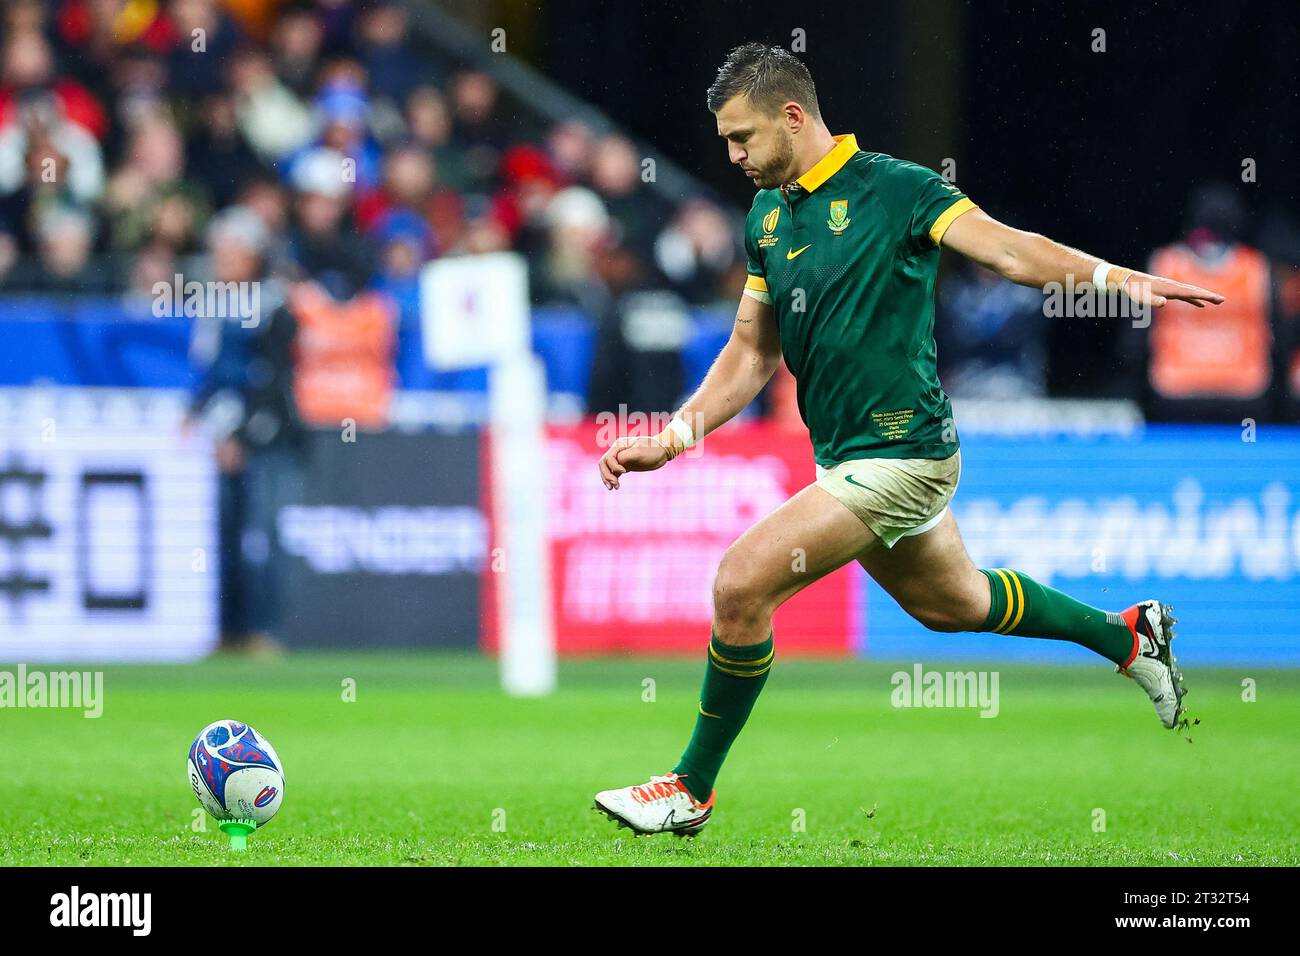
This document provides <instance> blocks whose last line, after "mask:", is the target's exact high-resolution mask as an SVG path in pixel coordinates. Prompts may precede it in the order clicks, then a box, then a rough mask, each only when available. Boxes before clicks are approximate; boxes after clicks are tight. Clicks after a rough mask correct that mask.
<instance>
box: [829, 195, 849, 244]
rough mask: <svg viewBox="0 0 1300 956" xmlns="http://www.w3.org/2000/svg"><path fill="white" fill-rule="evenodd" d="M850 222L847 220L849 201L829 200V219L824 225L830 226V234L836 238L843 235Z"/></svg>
mask: <svg viewBox="0 0 1300 956" xmlns="http://www.w3.org/2000/svg"><path fill="white" fill-rule="evenodd" d="M852 221H853V220H852V219H850V218H849V201H848V200H847V199H833V200H831V218H829V219H827V220H826V225H828V226H830V230H831V233H832V234H833V235H836V236H839V235H843V233H844V230H845V229H847V228H848V226H849V223H851V222H852Z"/></svg>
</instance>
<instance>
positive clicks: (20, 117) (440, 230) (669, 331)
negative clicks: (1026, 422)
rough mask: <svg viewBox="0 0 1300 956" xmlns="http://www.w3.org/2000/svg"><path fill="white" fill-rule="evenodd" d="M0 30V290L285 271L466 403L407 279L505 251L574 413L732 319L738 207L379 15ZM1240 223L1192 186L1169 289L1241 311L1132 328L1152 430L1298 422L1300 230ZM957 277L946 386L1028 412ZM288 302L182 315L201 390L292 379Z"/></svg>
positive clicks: (421, 380) (664, 387)
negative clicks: (440, 364) (245, 312)
mask: <svg viewBox="0 0 1300 956" xmlns="http://www.w3.org/2000/svg"><path fill="white" fill-rule="evenodd" d="M3 31H4V32H3V38H4V39H3V48H2V49H0V294H3V293H24V294H31V293H50V294H57V295H77V296H126V297H128V298H130V297H136V298H139V299H143V298H145V297H148V296H149V295H151V290H153V289H154V288H155V286H156V285H157V284H158V283H168V282H171V281H172V278H173V276H175V275H178V274H179V275H184V276H186V277H187V278H189V277H201V278H204V279H213V280H216V281H253V280H259V281H261V282H262V283H265V284H266V286H267V292H266V294H267V295H269V300H268V299H267V298H264V299H263V302H264V303H265V302H267V301H269V302H270V303H271V304H272V305H274V304H275V303H276V302H278V301H281V298H277V296H279V295H280V294H281V293H282V292H283V291H284V290H286V289H288V288H291V287H292V286H293V284H295V283H298V282H301V281H303V280H310V281H312V282H313V283H315V284H316V285H317V286H319V288H321V289H323V290H324V291H325V292H326V293H327V294H328V295H329V296H330V297H332V298H333V299H335V300H340V301H346V300H350V299H352V298H353V297H355V296H357V295H358V294H360V293H362V292H365V291H376V292H379V293H382V294H383V295H384V296H386V297H387V300H388V301H389V302H391V303H392V305H393V307H394V309H395V312H394V314H395V317H396V335H395V338H394V345H393V348H392V356H393V358H392V362H393V370H394V372H395V375H394V378H395V384H396V385H397V386H398V387H400V388H406V389H428V388H450V389H457V388H467V389H477V390H481V389H482V388H483V382H484V377H483V376H482V375H481V374H480V375H465V374H463V373H454V374H441V375H440V374H438V373H436V372H433V371H432V370H430V369H428V368H427V367H426V366H425V364H424V362H423V359H422V353H421V350H420V347H419V334H420V325H419V299H418V276H419V272H420V269H421V268H422V266H423V265H424V264H425V263H426V262H428V261H430V260H431V259H434V258H436V257H439V256H447V255H454V254H461V253H476V252H490V251H497V250H506V249H511V250H516V251H518V252H520V253H523V254H524V255H525V256H526V257H527V259H528V261H529V264H530V275H531V295H532V300H533V303H534V305H535V306H562V307H566V308H569V309H573V310H577V311H578V312H579V313H581V314H582V315H585V316H586V317H587V318H588V319H590V320H591V321H592V322H594V323H595V326H596V328H597V329H598V331H597V335H596V345H595V349H594V359H593V360H592V363H591V368H590V370H589V371H590V374H589V377H588V378H587V386H586V389H585V391H586V395H585V399H586V404H587V407H588V408H589V409H593V410H594V409H605V408H613V407H615V406H616V405H617V404H618V403H619V402H626V403H628V405H630V406H632V407H642V408H654V409H667V408H670V407H672V406H673V405H674V404H675V403H676V402H677V401H679V400H680V398H681V397H682V394H683V393H684V392H685V391H686V390H688V389H689V388H690V387H691V385H693V381H692V376H691V375H688V374H685V373H684V371H683V369H682V368H681V362H680V359H679V353H680V352H681V350H682V348H683V345H684V343H685V342H686V340H687V339H688V337H689V334H690V333H689V329H690V325H691V320H692V319H693V318H695V317H698V315H699V314H700V310H704V311H705V312H708V311H711V310H716V311H717V312H718V313H720V314H721V315H723V316H724V317H725V316H726V315H727V314H729V313H730V311H731V310H732V309H733V308H734V303H735V300H736V290H737V289H739V288H740V286H741V284H742V281H743V272H744V268H745V266H744V256H743V251H742V250H741V248H740V246H739V236H740V231H739V229H738V223H739V216H740V214H741V211H740V210H736V209H731V208H728V207H727V205H726V204H723V203H721V202H719V201H717V200H716V199H715V198H713V197H710V196H709V195H708V194H707V192H705V191H704V190H699V191H697V192H696V193H695V194H694V195H673V196H670V195H667V194H666V191H664V190H662V189H660V188H657V187H656V184H655V183H654V182H651V181H647V180H650V179H652V178H653V177H650V176H643V159H642V156H641V155H640V154H639V153H638V151H637V149H636V148H635V146H634V145H633V143H632V141H631V140H630V139H628V138H627V137H625V136H622V135H619V134H617V133H612V134H604V135H596V134H595V133H593V132H592V131H591V129H590V128H588V126H586V125H584V124H583V123H582V122H581V121H578V120H575V119H571V118H564V117H547V116H543V115H540V114H539V113H538V112H537V111H536V110H533V109H531V108H530V107H529V106H528V105H527V104H524V103H521V102H518V101H515V100H514V99H513V98H511V97H509V96H507V95H503V93H502V91H501V90H500V89H499V87H498V84H497V82H496V81H495V80H494V78H493V77H492V76H491V75H489V74H487V73H485V72H482V71H481V70H478V69H475V68H469V67H467V66H466V65H465V64H464V63H460V62H457V60H456V58H455V57H454V56H453V55H451V54H448V53H447V52H446V51H445V50H443V49H441V48H440V47H439V46H438V45H436V44H435V43H432V42H429V41H430V38H429V37H427V36H422V35H420V34H419V32H418V31H416V30H415V29H413V27H412V24H411V23H410V22H408V15H407V12H406V10H405V9H404V7H403V6H402V5H400V4H396V3H389V2H374V3H357V4H353V3H348V2H342V0H314V2H311V0H295V2H281V3H275V2H265V3H263V2H252V0H226V2H224V3H219V2H217V0H170V2H161V0H58V2H53V3H43V2H38V0H13V2H10V3H9V4H7V6H6V8H5V11H4V21H3ZM341 168H346V169H347V170H348V174H347V175H340V172H339V171H340V169H341ZM1249 232H1250V230H1249V228H1248V217H1247V215H1246V211H1245V209H1244V207H1243V206H1242V202H1241V199H1240V198H1239V197H1238V196H1237V195H1236V194H1235V193H1234V192H1233V190H1232V189H1231V188H1230V187H1226V186H1210V187H1207V188H1206V189H1204V190H1202V191H1201V193H1200V194H1199V195H1198V196H1197V197H1194V198H1193V200H1192V202H1191V203H1190V208H1189V215H1188V221H1187V230H1186V233H1187V234H1186V236H1185V237H1184V242H1182V243H1179V244H1177V246H1176V248H1177V250H1179V251H1177V252H1176V253H1175V252H1172V251H1168V250H1164V251H1157V253H1156V254H1157V255H1161V256H1163V259H1162V264H1163V267H1164V268H1165V269H1166V270H1167V272H1168V274H1171V275H1174V277H1176V278H1184V279H1188V280H1189V281H1198V282H1200V283H1201V284H1205V285H1209V286H1212V287H1215V288H1221V287H1223V286H1224V285H1227V286H1230V287H1231V288H1232V290H1233V291H1234V292H1237V293H1238V294H1237V295H1235V296H1234V297H1233V298H1234V301H1233V305H1232V307H1231V308H1228V309H1222V310H1216V311H1215V312H1214V313H1212V314H1207V316H1205V317H1200V316H1198V317H1196V318H1195V319H1193V318H1189V317H1187V316H1185V315H1183V314H1182V313H1180V312H1177V310H1170V318H1169V320H1168V321H1163V322H1158V323H1157V327H1156V328H1155V329H1153V330H1151V331H1150V334H1148V333H1147V330H1140V331H1139V333H1138V334H1134V335H1132V336H1130V341H1128V342H1127V343H1126V345H1125V348H1124V350H1123V352H1124V357H1125V360H1126V363H1127V365H1128V368H1127V369H1126V370H1117V379H1118V380H1122V381H1124V382H1126V383H1127V384H1126V385H1125V386H1124V388H1123V389H1122V390H1121V391H1122V392H1124V393H1125V394H1127V396H1128V397H1132V398H1135V399H1139V400H1141V401H1143V403H1144V405H1145V406H1146V408H1147V410H1148V412H1149V413H1151V414H1154V415H1155V417H1162V418H1163V417H1174V418H1177V417H1184V416H1189V417H1196V418H1203V419H1204V418H1210V419H1215V418H1217V419H1219V420H1225V421H1227V420H1236V419H1237V418H1238V417H1239V415H1240V414H1241V413H1242V412H1246V413H1251V414H1254V415H1256V416H1259V417H1264V418H1268V417H1270V416H1273V415H1277V416H1280V417H1283V418H1291V417H1294V414H1295V411H1296V409H1297V407H1300V402H1297V396H1300V360H1297V358H1296V354H1297V353H1296V348H1295V345H1296V338H1297V336H1296V335H1295V328H1296V316H1297V314H1300V293H1297V288H1300V280H1297V271H1296V269H1297V264H1296V259H1297V258H1300V252H1298V251H1297V249H1298V248H1300V238H1297V236H1296V232H1295V228H1294V224H1293V223H1290V222H1286V221H1284V222H1282V223H1281V224H1280V225H1277V224H1275V226H1274V228H1273V229H1272V232H1271V233H1270V235H1269V236H1268V237H1266V239H1265V241H1264V242H1263V243H1262V244H1263V245H1265V247H1266V248H1267V252H1266V253H1258V252H1255V251H1254V249H1253V248H1252V247H1251V246H1250V245H1248V244H1247V239H1248V238H1250V237H1249ZM953 265H954V266H955V268H950V269H949V270H948V273H947V275H946V278H945V280H944V282H943V285H942V287H941V289H940V295H939V315H938V324H937V336H938V339H939V344H940V357H941V361H942V362H943V364H944V366H945V373H946V374H945V382H946V384H947V386H948V387H949V391H950V392H951V393H952V394H953V395H954V396H957V397H977V398H997V399H1010V398H1021V397H1036V396H1042V395H1044V394H1045V391H1046V386H1045V382H1046V380H1047V374H1046V372H1047V369H1046V363H1047V349H1046V348H1045V342H1046V336H1047V326H1048V323H1049V322H1050V321H1051V320H1050V319H1049V318H1047V317H1045V316H1044V314H1043V308H1042V296H1041V295H1040V294H1039V293H1037V292H1035V291H1034V290H1027V289H1022V288H1018V287H1014V286H1011V285H1009V284H1008V283H1006V282H1004V281H1002V280H1001V279H1000V278H998V277H996V276H993V275H991V274H988V273H986V272H984V271H982V270H980V269H978V268H976V267H973V266H970V265H968V264H965V263H961V264H956V263H954V264H953ZM277 290H280V291H277ZM294 312H295V310H294V309H292V308H289V309H285V310H282V313H281V314H282V320H281V321H280V323H279V328H278V329H277V328H276V324H275V323H274V322H272V323H268V324H267V325H266V326H264V327H263V328H261V329H260V330H258V331H257V332H256V333H249V332H247V331H246V330H236V329H232V328H222V329H213V328H211V327H205V323H202V322H197V323H196V337H195V348H194V350H193V357H194V359H195V361H196V362H197V363H198V364H199V365H201V366H204V367H206V368H208V369H209V374H208V375H207V379H208V381H207V383H206V384H205V386H204V387H203V390H202V393H201V396H200V397H201V398H207V397H209V396H210V395H211V394H212V393H214V392H216V391H218V390H220V389H222V388H227V387H231V386H234V385H238V386H239V388H242V389H243V390H244V391H247V390H248V388H249V386H248V383H247V381H246V374H245V370H244V369H243V366H245V365H246V364H247V362H249V361H251V360H252V359H251V358H250V356H253V355H256V354H257V353H259V352H260V353H261V354H262V356H263V357H266V358H268V359H269V360H270V361H271V362H272V364H273V365H276V366H281V365H283V366H284V367H283V368H282V369H281V370H280V371H281V372H282V373H283V374H281V375H279V376H278V380H279V383H280V386H281V387H282V389H284V388H287V380H288V378H289V377H291V376H292V374H293V369H292V358H291V351H290V350H291V346H292V342H293V339H294V331H293V327H292V326H293V317H294ZM226 324H227V325H229V324H230V323H226ZM206 325H210V323H208V324H206ZM1162 326H1163V327H1162ZM263 339H265V340H266V341H262V340H263ZM1243 373H1244V374H1243ZM240 383H242V384H240ZM783 386H788V382H779V383H778V384H777V387H776V388H774V389H773V390H772V392H773V394H775V395H776V396H778V397H777V402H778V405H779V406H780V407H779V408H778V409H777V411H778V412H780V411H784V412H785V413H790V412H791V409H790V408H789V405H788V400H787V399H786V398H785V397H784V396H786V395H788V393H789V389H788V387H783ZM284 404H285V408H284V409H283V410H284V411H286V412H287V413H289V414H290V415H292V414H293V409H292V401H291V397H288V396H286V401H285V403H284ZM763 407H764V410H765V411H770V410H772V406H771V399H770V396H765V402H764V406H763Z"/></svg>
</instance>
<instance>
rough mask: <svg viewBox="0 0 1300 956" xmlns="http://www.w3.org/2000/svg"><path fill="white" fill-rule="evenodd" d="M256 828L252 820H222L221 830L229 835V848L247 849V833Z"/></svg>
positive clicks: (255, 823) (236, 849)
mask: <svg viewBox="0 0 1300 956" xmlns="http://www.w3.org/2000/svg"><path fill="white" fill-rule="evenodd" d="M256 829H257V822H256V821H254V820H223V821H222V822H221V832H222V833H224V834H226V836H228V837H230V849H232V850H235V851H240V850H247V849H248V835H249V834H250V833H252V832H253V831H254V830H256Z"/></svg>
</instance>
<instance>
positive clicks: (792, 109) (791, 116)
mask: <svg viewBox="0 0 1300 956" xmlns="http://www.w3.org/2000/svg"><path fill="white" fill-rule="evenodd" d="M781 113H782V115H783V116H784V118H785V128H786V129H788V130H789V131H790V132H791V133H797V132H799V130H801V129H803V127H804V123H806V122H807V120H808V117H807V115H806V114H805V113H804V111H803V107H802V106H800V105H799V104H798V103H795V102H793V101H791V102H789V103H786V104H785V106H783V107H781Z"/></svg>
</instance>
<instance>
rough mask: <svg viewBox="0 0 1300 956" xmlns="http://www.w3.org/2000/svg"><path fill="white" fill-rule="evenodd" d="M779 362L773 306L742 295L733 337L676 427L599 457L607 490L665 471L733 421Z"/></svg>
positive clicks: (621, 443)
mask: <svg viewBox="0 0 1300 956" xmlns="http://www.w3.org/2000/svg"><path fill="white" fill-rule="evenodd" d="M780 362H781V339H780V335H779V333H778V331H777V327H776V318H775V316H774V315H773V312H772V306H771V305H769V304H767V303H764V302H760V301H759V300H758V299H755V298H752V297H750V296H748V295H746V296H742V297H741V299H740V307H739V308H738V309H737V310H736V324H735V326H733V327H732V330H731V338H729V339H728V340H727V344H726V345H724V346H723V347H722V351H721V352H719V353H718V357H717V358H716V359H714V360H713V365H712V366H711V367H710V368H709V373H708V374H707V375H705V376H704V381H703V382H701V383H700V387H699V388H698V389H696V390H695V394H694V395H692V396H691V397H690V400H689V401H687V403H686V404H685V405H683V406H682V407H681V409H680V410H679V411H678V412H677V414H676V415H674V416H673V424H672V426H671V427H669V428H666V429H664V430H663V431H662V432H660V433H659V434H658V435H655V436H653V437H649V436H640V437H637V438H620V439H618V440H617V441H615V442H614V443H613V444H612V445H610V447H609V449H608V450H607V451H606V452H605V454H603V455H602V456H601V457H600V463H599V464H600V479H601V481H603V482H604V483H605V487H606V488H609V489H610V490H613V489H616V488H617V487H618V479H619V477H620V476H622V475H623V474H624V473H626V472H629V471H654V470H655V469H656V468H662V467H663V466H664V465H665V464H667V463H668V462H670V461H672V459H674V458H676V457H677V455H678V454H679V453H680V452H681V451H683V450H684V449H685V448H686V446H687V442H688V441H690V442H692V443H693V442H696V441H699V440H700V439H701V438H703V437H704V436H705V435H707V434H708V433H709V432H711V431H713V429H715V428H717V427H718V426H719V425H722V424H724V423H726V422H728V421H730V420H731V419H732V418H734V417H735V416H736V415H737V414H738V413H739V412H740V410H741V409H742V408H744V407H745V406H746V405H748V404H749V403H750V402H752V401H753V400H754V398H755V397H756V396H757V395H758V393H759V392H761V391H762V390H763V386H764V385H766V384H767V383H768V380H769V379H771V377H772V374H773V373H774V372H775V371H776V368H777V365H779V364H780ZM688 430H689V431H688ZM687 435H689V436H690V437H689V439H688V438H687Z"/></svg>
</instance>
